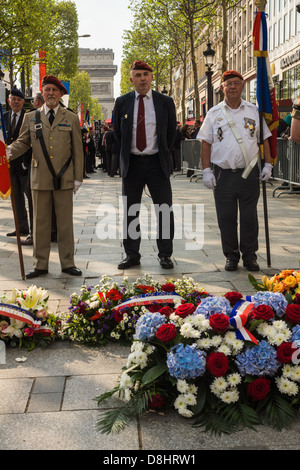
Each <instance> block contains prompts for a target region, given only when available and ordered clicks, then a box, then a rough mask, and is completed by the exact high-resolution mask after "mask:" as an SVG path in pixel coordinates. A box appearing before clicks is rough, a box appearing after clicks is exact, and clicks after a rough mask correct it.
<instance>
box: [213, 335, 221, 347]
mask: <svg viewBox="0 0 300 470" xmlns="http://www.w3.org/2000/svg"><path fill="white" fill-rule="evenodd" d="M222 341H223V339H222V336H220V335H215V336H213V337H212V338H211V345H212V346H213V347H214V348H217V347H218V346H220V344H221V343H222Z"/></svg>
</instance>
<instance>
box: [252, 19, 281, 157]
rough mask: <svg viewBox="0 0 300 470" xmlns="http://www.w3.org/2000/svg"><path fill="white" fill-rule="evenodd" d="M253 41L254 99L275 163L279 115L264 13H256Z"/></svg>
mask: <svg viewBox="0 0 300 470" xmlns="http://www.w3.org/2000/svg"><path fill="white" fill-rule="evenodd" d="M253 40H254V44H253V49H254V56H256V57H257V68H256V80H257V84H256V99H257V103H258V110H259V111H260V112H261V113H262V115H263V117H264V118H265V120H266V123H267V125H268V127H269V129H270V131H271V132H272V136H271V137H270V138H269V144H270V150H271V156H272V160H273V162H274V163H275V162H276V158H277V131H276V129H277V127H278V124H279V115H278V109H277V103H276V98H275V89H274V83H273V79H272V74H271V68H270V60H269V54H268V31H267V20H266V14H265V12H264V11H258V12H256V16H255V21H254V26H253Z"/></svg>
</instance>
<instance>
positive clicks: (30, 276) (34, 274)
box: [26, 268, 48, 279]
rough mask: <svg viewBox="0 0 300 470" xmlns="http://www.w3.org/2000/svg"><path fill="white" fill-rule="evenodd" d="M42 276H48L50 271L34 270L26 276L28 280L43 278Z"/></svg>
mask: <svg viewBox="0 0 300 470" xmlns="http://www.w3.org/2000/svg"><path fill="white" fill-rule="evenodd" d="M42 274H48V269H37V268H33V269H32V270H31V271H29V273H28V274H26V279H33V278H35V277H39V276H41V275H42Z"/></svg>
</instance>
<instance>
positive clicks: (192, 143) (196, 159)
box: [174, 139, 202, 181]
mask: <svg viewBox="0 0 300 470" xmlns="http://www.w3.org/2000/svg"><path fill="white" fill-rule="evenodd" d="M180 154H181V172H180V173H177V174H176V175H174V177H176V176H180V175H184V176H187V173H188V171H193V174H192V175H191V176H190V181H192V180H193V179H194V178H196V181H197V180H198V179H199V178H202V165H201V142H200V141H199V140H196V139H188V140H182V141H181V146H180Z"/></svg>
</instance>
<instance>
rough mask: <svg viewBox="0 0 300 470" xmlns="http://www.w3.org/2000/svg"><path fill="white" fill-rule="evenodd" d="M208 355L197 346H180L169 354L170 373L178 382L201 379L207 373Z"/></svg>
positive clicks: (175, 347)
mask: <svg viewBox="0 0 300 470" xmlns="http://www.w3.org/2000/svg"><path fill="white" fill-rule="evenodd" d="M205 358H206V353H205V352H204V351H201V350H199V349H196V345H192V346H189V345H188V344H186V345H184V344H178V345H177V346H174V347H173V348H172V349H171V351H170V352H168V354H167V366H168V368H169V373H170V375H171V376H172V377H175V378H176V379H177V380H179V379H182V380H189V379H194V378H196V377H200V376H201V375H203V374H204V372H205V367H206V359H205Z"/></svg>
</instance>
